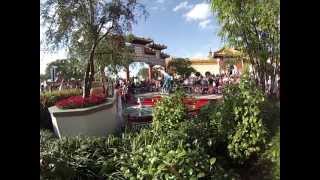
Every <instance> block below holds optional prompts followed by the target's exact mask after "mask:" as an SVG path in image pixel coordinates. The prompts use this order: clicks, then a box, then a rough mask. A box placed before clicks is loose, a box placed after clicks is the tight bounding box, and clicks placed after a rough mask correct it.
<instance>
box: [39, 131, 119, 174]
mask: <svg viewBox="0 0 320 180" xmlns="http://www.w3.org/2000/svg"><path fill="white" fill-rule="evenodd" d="M122 146H123V144H122V141H121V138H117V137H114V136H108V137H107V138H90V137H72V138H71V137H70V138H62V139H56V138H54V137H53V136H52V135H50V133H48V132H44V131H42V132H41V131H40V176H41V177H43V178H45V179H79V178H80V179H98V178H103V177H104V178H106V177H113V176H116V172H117V170H116V167H117V166H116V162H115V161H114V157H115V156H116V154H117V153H119V150H120V149H121V147H122Z"/></svg>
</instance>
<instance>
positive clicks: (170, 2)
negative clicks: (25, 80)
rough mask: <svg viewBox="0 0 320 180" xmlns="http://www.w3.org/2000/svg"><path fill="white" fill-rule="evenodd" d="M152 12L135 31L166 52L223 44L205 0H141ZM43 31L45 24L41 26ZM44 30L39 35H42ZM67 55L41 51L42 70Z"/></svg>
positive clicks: (188, 53)
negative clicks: (163, 46)
mask: <svg viewBox="0 0 320 180" xmlns="http://www.w3.org/2000/svg"><path fill="white" fill-rule="evenodd" d="M140 2H141V3H142V4H144V5H145V6H146V9H147V11H148V13H149V16H148V17H147V19H146V20H145V19H144V18H140V19H138V24H135V25H134V26H133V29H132V33H133V34H135V35H137V36H142V37H148V38H151V39H153V40H154V41H155V42H156V43H160V44H165V45H166V46H167V47H168V48H167V49H166V50H165V52H166V53H167V54H169V55H171V56H173V57H185V58H190V57H206V56H207V55H208V52H209V50H210V49H211V50H212V51H215V50H218V49H219V48H221V47H222V43H221V40H220V37H218V36H217V33H218V31H219V25H218V23H217V21H216V20H215V18H214V16H213V14H212V12H211V11H210V5H209V3H208V2H207V1H205V0H202V1H201V0H200V1H199V0H140ZM40 31H41V32H43V27H40ZM42 37H43V36H42V34H41V36H40V38H42ZM64 57H66V52H65V51H64V50H61V51H58V52H55V53H45V52H40V73H44V70H45V67H46V64H48V63H49V62H51V61H54V60H56V59H59V58H64Z"/></svg>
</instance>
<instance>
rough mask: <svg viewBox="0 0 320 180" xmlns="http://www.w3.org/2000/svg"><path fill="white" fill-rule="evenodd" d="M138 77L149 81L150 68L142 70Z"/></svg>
mask: <svg viewBox="0 0 320 180" xmlns="http://www.w3.org/2000/svg"><path fill="white" fill-rule="evenodd" d="M138 76H141V77H142V78H143V79H148V76H149V68H141V69H140V70H139V72H138Z"/></svg>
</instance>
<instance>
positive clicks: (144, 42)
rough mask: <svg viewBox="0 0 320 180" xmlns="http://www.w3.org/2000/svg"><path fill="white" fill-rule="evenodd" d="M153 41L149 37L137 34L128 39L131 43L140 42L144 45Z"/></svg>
mask: <svg viewBox="0 0 320 180" xmlns="http://www.w3.org/2000/svg"><path fill="white" fill-rule="evenodd" d="M151 42H153V40H152V39H150V38H143V37H137V36H133V39H132V40H131V41H130V43H133V44H142V45H146V44H149V43H151Z"/></svg>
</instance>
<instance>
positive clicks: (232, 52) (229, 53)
mask: <svg viewBox="0 0 320 180" xmlns="http://www.w3.org/2000/svg"><path fill="white" fill-rule="evenodd" d="M240 56H241V52H240V51H238V50H236V49H233V48H225V47H224V48H221V49H220V50H218V51H216V52H214V55H213V57H214V58H218V57H240Z"/></svg>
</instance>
